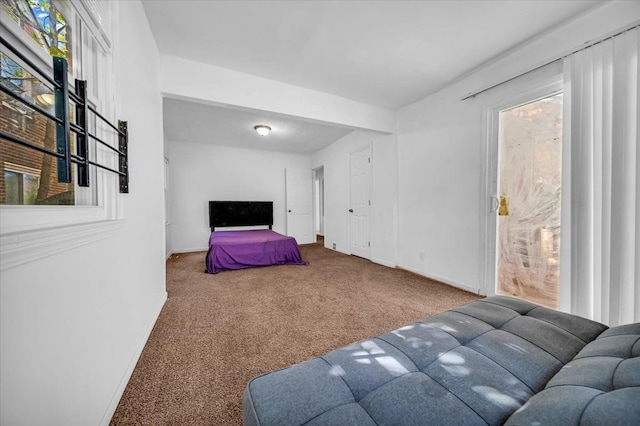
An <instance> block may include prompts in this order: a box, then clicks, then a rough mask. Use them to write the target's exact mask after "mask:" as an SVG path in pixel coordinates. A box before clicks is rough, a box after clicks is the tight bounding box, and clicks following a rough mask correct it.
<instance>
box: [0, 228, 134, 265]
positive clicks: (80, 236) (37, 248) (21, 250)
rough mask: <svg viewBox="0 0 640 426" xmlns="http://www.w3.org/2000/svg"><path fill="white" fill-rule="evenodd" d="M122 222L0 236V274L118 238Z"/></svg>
mask: <svg viewBox="0 0 640 426" xmlns="http://www.w3.org/2000/svg"><path fill="white" fill-rule="evenodd" d="M122 222H123V221H122V220H108V221H101V222H92V223H84V224H80V225H69V226H60V227H56V228H48V229H40V230H32V231H22V232H11V233H6V234H2V235H0V271H4V270H6V269H9V268H14V267H16V266H19V265H24V264H26V263H29V262H33V261H36V260H38V259H42V258H45V257H48V256H52V255H54V254H58V253H61V252H64V251H67V250H71V249H74V248H77V247H80V246H83V245H86V244H91V243H95V242H96V241H99V240H104V239H107V238H111V237H114V236H116V235H119V234H120V233H121V232H122Z"/></svg>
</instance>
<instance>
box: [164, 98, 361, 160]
mask: <svg viewBox="0 0 640 426" xmlns="http://www.w3.org/2000/svg"><path fill="white" fill-rule="evenodd" d="M163 109H164V131H165V135H166V136H167V138H168V139H169V140H171V141H177V142H181V141H186V142H197V143H209V144H214V145H223V146H232V147H236V148H246V149H259V150H263V151H279V152H290V153H295V154H312V153H314V152H316V151H318V150H319V149H322V148H324V147H325V146H327V145H329V144H331V143H333V142H335V141H336V140H338V139H340V138H341V137H343V136H344V135H346V134H347V133H349V132H351V130H352V129H348V128H342V127H334V126H329V125H326V124H320V123H314V122H307V121H301V120H297V119H291V118H288V117H284V116H279V115H275V114H268V113H263V112H251V111H243V110H237V109H230V108H225V107H218V106H211V105H203V104H198V103H194V102H186V101H181V100H176V99H167V98H165V99H164V104H163ZM257 124H266V125H268V126H269V127H271V133H269V134H268V135H267V136H260V135H258V134H257V133H256V131H255V130H254V129H253V126H255V125H257Z"/></svg>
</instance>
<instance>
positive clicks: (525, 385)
mask: <svg viewBox="0 0 640 426" xmlns="http://www.w3.org/2000/svg"><path fill="white" fill-rule="evenodd" d="M243 415H244V422H245V425H248V426H253V425H262V426H266V425H303V424H304V425H308V426H316V425H486V424H490V425H494V424H509V425H525V424H527V425H549V424H551V425H554V424H555V425H578V424H580V425H603V424H607V425H618V424H619V425H623V424H625V425H627V424H628V425H639V424H640V323H638V324H631V325H626V326H620V327H615V328H611V329H607V327H606V326H605V325H603V324H599V323H597V322H594V321H590V320H587V319H584V318H580V317H577V316H574V315H569V314H565V313H561V312H557V311H553V310H550V309H546V308H543V307H540V306H537V305H534V304H531V303H528V302H524V301H521V300H518V299H512V298H508V297H500V296H496V297H489V298H486V299H483V300H479V301H476V302H472V303H470V304H467V305H464V306H461V307H459V308H456V309H452V310H451V311H447V312H445V313H442V314H440V315H436V316H433V317H430V318H426V319H425V320H423V321H419V322H417V323H415V324H411V325H408V326H406V327H402V328H399V329H397V330H395V331H392V332H390V333H386V334H383V335H381V336H378V337H376V338H373V339H369V340H365V341H362V342H359V343H355V344H352V345H350V346H347V347H345V348H342V349H338V350H336V351H333V352H330V353H329V354H327V355H324V356H321V357H318V358H315V359H312V360H310V361H306V362H303V363H301V364H297V365H294V366H292V367H288V368H285V369H283V370H278V371H273V372H270V373H267V374H264V375H261V376H258V377H255V378H254V379H252V380H251V381H250V382H249V383H248V384H247V387H246V390H245V393H244V398H243Z"/></svg>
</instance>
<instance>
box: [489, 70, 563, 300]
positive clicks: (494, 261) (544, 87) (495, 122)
mask: <svg viewBox="0 0 640 426" xmlns="http://www.w3.org/2000/svg"><path fill="white" fill-rule="evenodd" d="M562 92H563V80H562V75H561V74H560V75H557V76H554V77H552V78H549V79H547V80H546V81H544V82H542V83H540V84H539V85H538V86H537V87H536V88H534V89H529V90H523V91H521V92H520V93H518V94H517V95H512V96H509V97H505V98H503V100H502V101H500V102H495V103H494V104H493V105H488V106H485V107H484V111H483V123H484V132H483V133H484V137H485V143H484V144H482V157H481V158H484V162H483V167H482V179H481V192H480V193H481V194H483V198H482V200H481V203H480V208H481V213H480V221H481V223H480V234H481V235H480V245H481V247H480V250H481V256H480V259H481V265H480V277H482V278H483V280H484V282H483V283H482V285H481V286H480V292H481V294H484V295H486V296H494V295H495V294H496V284H497V270H498V257H497V244H498V226H497V225H498V214H497V213H498V208H497V207H498V206H497V201H498V196H499V192H500V188H499V187H498V172H499V170H500V161H499V158H500V157H499V155H500V147H499V137H500V112H501V111H503V110H505V109H509V108H514V107H517V106H520V105H524V104H527V103H529V102H533V101H536V100H539V99H544V98H547V97H549V96H552V95H554V94H558V93H562ZM563 143H564V141H563ZM564 226H568V224H564V223H562V224H561V227H564ZM562 267H563V265H562V264H560V268H561V269H562ZM483 290H484V292H483ZM560 294H562V282H561V283H560Z"/></svg>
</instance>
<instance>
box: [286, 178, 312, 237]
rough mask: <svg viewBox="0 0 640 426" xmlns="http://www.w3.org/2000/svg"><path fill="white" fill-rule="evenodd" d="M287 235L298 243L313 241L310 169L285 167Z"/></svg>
mask: <svg viewBox="0 0 640 426" xmlns="http://www.w3.org/2000/svg"><path fill="white" fill-rule="evenodd" d="M285 191H286V198H287V235H289V236H291V237H294V238H295V239H296V241H297V242H298V244H310V243H313V214H312V205H313V203H312V199H313V198H312V194H313V182H312V179H311V169H309V170H303V169H285Z"/></svg>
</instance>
